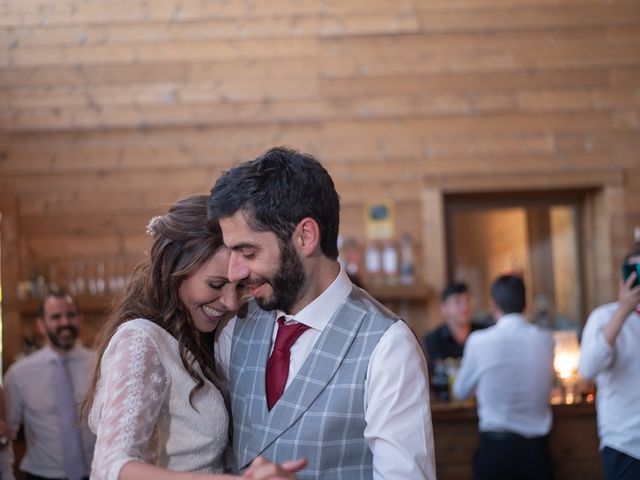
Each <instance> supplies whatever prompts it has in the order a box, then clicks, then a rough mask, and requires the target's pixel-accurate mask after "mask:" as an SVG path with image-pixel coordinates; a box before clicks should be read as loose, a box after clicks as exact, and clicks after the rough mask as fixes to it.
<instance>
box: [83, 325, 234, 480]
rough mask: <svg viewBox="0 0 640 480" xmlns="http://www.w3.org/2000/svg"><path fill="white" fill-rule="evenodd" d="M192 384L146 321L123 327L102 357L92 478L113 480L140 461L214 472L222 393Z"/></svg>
mask: <svg viewBox="0 0 640 480" xmlns="http://www.w3.org/2000/svg"><path fill="white" fill-rule="evenodd" d="M194 385H195V382H194V381H193V379H192V378H191V377H190V376H189V374H188V373H187V371H186V370H185V369H184V367H183V365H182V362H181V360H180V355H179V353H178V341H177V340H176V339H175V338H174V337H172V336H171V335H169V333H168V332H166V331H165V330H164V329H162V328H161V327H159V326H158V325H156V324H154V323H153V322H150V321H149V320H144V319H136V320H132V321H129V322H126V323H125V324H123V325H122V326H120V328H119V329H118V331H117V332H116V333H115V335H114V336H113V338H112V339H111V341H110V342H109V345H108V347H107V349H106V350H105V352H104V356H103V358H102V364H101V377H100V380H99V382H98V387H97V389H96V396H95V401H94V404H93V407H92V408H91V412H90V413H89V426H90V427H91V430H93V432H94V433H95V434H96V435H97V437H98V439H97V442H96V447H95V454H94V457H93V465H92V472H91V478H92V479H95V480H117V479H118V475H119V473H120V470H121V469H122V467H123V465H124V464H125V463H127V462H128V461H130V460H141V461H144V462H147V463H151V464H154V465H158V466H160V467H164V468H168V469H171V470H178V471H191V472H208V473H219V472H221V471H222V469H223V459H224V458H223V457H224V450H225V448H226V446H227V442H228V428H229V417H228V414H227V410H226V408H225V405H224V400H223V398H222V395H221V393H220V391H219V390H218V389H217V388H216V387H215V386H213V384H211V383H210V382H209V381H207V380H206V379H205V386H204V387H203V388H202V389H201V390H200V391H199V392H198V393H197V394H196V395H195V397H194V399H193V405H194V406H195V407H196V409H194V408H193V407H192V406H191V405H190V404H189V392H191V389H192V388H193V386H194Z"/></svg>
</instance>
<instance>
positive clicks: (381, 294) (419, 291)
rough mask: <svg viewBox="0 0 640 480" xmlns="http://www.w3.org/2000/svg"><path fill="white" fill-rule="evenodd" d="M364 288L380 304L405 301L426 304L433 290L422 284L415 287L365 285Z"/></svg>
mask: <svg viewBox="0 0 640 480" xmlns="http://www.w3.org/2000/svg"><path fill="white" fill-rule="evenodd" d="M364 288H365V290H367V291H368V292H369V293H370V294H371V295H372V296H373V297H374V298H375V299H376V300H378V301H380V302H399V301H403V300H408V301H412V302H426V301H428V300H429V298H430V297H431V295H432V292H431V289H430V288H429V287H428V286H426V285H424V284H420V283H417V284H414V285H381V286H367V285H365V287H364Z"/></svg>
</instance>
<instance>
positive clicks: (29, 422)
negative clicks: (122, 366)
mask: <svg viewBox="0 0 640 480" xmlns="http://www.w3.org/2000/svg"><path fill="white" fill-rule="evenodd" d="M80 323H81V317H80V314H79V312H78V308H77V306H76V303H75V300H74V299H73V298H72V297H71V296H70V295H68V294H66V293H64V292H53V293H49V294H48V295H47V297H46V298H45V299H44V300H43V302H42V304H41V305H40V311H39V318H38V320H37V326H38V329H39V330H40V332H41V333H42V334H43V335H44V337H45V338H46V340H47V344H46V346H45V347H43V348H41V349H40V350H38V351H37V352H35V353H32V354H31V355H29V356H27V357H25V358H23V359H21V360H18V361H17V362H15V363H14V364H13V365H11V367H10V368H9V370H8V371H7V373H6V375H5V378H4V389H5V397H6V408H7V422H8V423H9V425H10V426H11V427H12V428H13V430H14V431H17V430H18V428H19V426H20V424H23V425H24V432H25V438H26V444H27V450H26V453H25V455H24V458H23V459H22V462H21V463H20V469H21V470H22V471H24V472H25V473H26V478H27V480H42V479H45V480H46V479H63V478H68V479H69V480H79V479H81V478H88V476H89V467H90V465H91V459H92V456H93V447H94V443H95V437H94V436H93V434H92V433H91V432H90V431H89V429H88V428H86V427H80V428H78V426H77V425H78V424H79V411H80V407H81V404H82V402H83V401H84V397H85V394H86V392H87V388H88V385H89V377H90V375H91V373H90V372H91V363H92V360H93V354H92V352H91V350H89V349H87V348H84V347H82V346H81V345H77V343H76V340H77V338H78V333H79V329H80ZM62 368H64V370H59V369H62ZM60 371H63V372H64V371H66V374H67V376H66V378H65V381H66V382H67V385H69V384H70V388H69V389H68V392H63V393H65V394H66V395H68V396H67V398H68V399H69V403H70V404H72V405H73V404H75V407H76V412H75V415H74V412H73V411H71V413H70V411H69V409H68V408H67V409H62V408H60V402H59V398H60V397H59V394H58V392H59V391H60V385H59V384H60V383H61V382H59V381H58V379H59V378H60V377H59V372H60ZM61 411H62V415H64V416H65V418H68V416H69V414H71V415H74V418H75V425H74V426H72V430H71V431H69V430H65V428H66V425H65V424H63V423H61V420H60V419H61V417H60V412H61ZM72 420H73V419H72ZM67 424H71V421H68V422H67ZM69 442H73V443H69ZM70 454H71V455H74V454H75V457H70ZM75 476H77V477H78V478H71V477H75Z"/></svg>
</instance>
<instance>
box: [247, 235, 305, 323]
mask: <svg viewBox="0 0 640 480" xmlns="http://www.w3.org/2000/svg"><path fill="white" fill-rule="evenodd" d="M280 257H281V259H280V267H279V268H278V271H277V272H276V274H275V275H274V276H273V277H272V278H270V279H266V281H267V283H269V284H270V285H271V287H272V289H273V294H272V295H271V297H270V298H256V303H257V304H258V305H259V306H260V308H262V309H263V310H282V311H283V312H287V313H288V312H289V310H290V308H291V306H292V305H293V304H294V303H295V302H296V300H297V299H298V295H299V293H300V291H301V290H302V286H303V285H304V284H305V281H306V278H305V273H304V267H303V265H302V261H301V260H300V257H299V256H298V252H296V250H295V248H294V247H293V245H291V243H290V242H288V243H286V244H284V245H283V246H282V247H281V255H280Z"/></svg>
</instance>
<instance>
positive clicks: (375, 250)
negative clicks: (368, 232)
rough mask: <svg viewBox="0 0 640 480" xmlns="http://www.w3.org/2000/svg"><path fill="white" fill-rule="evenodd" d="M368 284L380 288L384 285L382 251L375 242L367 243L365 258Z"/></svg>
mask: <svg viewBox="0 0 640 480" xmlns="http://www.w3.org/2000/svg"><path fill="white" fill-rule="evenodd" d="M364 264H365V269H366V274H367V280H366V281H367V283H370V284H371V285H374V286H378V285H381V284H382V280H383V279H382V251H381V250H380V247H379V246H378V242H376V241H375V240H369V241H368V242H367V249H366V251H365V256H364Z"/></svg>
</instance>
